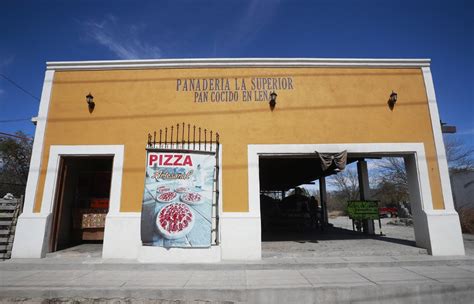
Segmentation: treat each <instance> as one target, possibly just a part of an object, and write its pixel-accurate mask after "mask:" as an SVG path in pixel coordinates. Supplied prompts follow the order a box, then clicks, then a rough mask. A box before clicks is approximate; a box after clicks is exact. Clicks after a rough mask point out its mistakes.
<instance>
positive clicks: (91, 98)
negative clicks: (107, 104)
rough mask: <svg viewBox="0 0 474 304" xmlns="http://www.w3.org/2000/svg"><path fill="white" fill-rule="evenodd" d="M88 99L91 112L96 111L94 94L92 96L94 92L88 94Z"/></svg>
mask: <svg viewBox="0 0 474 304" xmlns="http://www.w3.org/2000/svg"><path fill="white" fill-rule="evenodd" d="M86 101H87V105H88V106H89V112H90V113H92V111H94V108H95V102H94V96H92V94H91V93H89V94H88V95H87V96H86Z"/></svg>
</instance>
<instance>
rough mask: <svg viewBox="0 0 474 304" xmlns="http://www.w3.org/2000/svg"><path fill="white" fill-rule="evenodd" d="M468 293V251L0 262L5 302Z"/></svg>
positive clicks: (396, 298)
mask: <svg viewBox="0 0 474 304" xmlns="http://www.w3.org/2000/svg"><path fill="white" fill-rule="evenodd" d="M387 259H388V260H387ZM473 298H474V259H473V258H472V257H469V256H466V257H444V258H435V257H431V256H412V257H409V256H404V257H353V258H350V257H346V258H338V260H335V259H334V258H322V257H319V258H313V259H310V258H308V259H307V260H303V261H297V260H294V261H293V262H290V261H288V260H281V259H278V260H262V261H256V262H251V263H237V262H227V263H218V264H190V265H183V264H180V265H166V264H165V265H158V264H140V263H137V262H130V261H113V260H102V259H98V258H93V257H87V258H83V257H76V258H71V257H70V258H47V259H43V260H11V261H6V262H3V263H0V300H1V301H2V302H13V301H15V302H21V301H24V302H29V303H35V302H38V303H44V301H45V299H48V301H49V302H50V303H58V302H61V303H62V302H70V303H73V302H75V301H79V302H84V303H109V302H110V303H128V302H141V303H171V302H172V303H188V302H189V303H194V302H225V303H233V302H245V303H357V302H361V303H381V302H383V303H413V302H416V303H472V299H473ZM48 301H47V302H46V303H48Z"/></svg>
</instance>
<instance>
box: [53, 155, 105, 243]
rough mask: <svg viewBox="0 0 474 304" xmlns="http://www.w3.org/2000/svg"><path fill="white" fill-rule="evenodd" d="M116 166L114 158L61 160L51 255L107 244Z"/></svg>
mask: <svg viewBox="0 0 474 304" xmlns="http://www.w3.org/2000/svg"><path fill="white" fill-rule="evenodd" d="M112 164H113V157H112V156H104V157H83V156H80V157H79V156H77V157H75V156H71V157H61V160H60V166H59V172H58V180H57V187H56V189H57V190H56V195H55V203H54V210H53V221H52V229H51V238H50V252H54V251H58V250H62V249H66V248H69V247H73V246H77V245H80V244H84V243H102V242H103V239H104V228H105V216H106V215H107V212H108V210H109V198H110V185H111V179H112Z"/></svg>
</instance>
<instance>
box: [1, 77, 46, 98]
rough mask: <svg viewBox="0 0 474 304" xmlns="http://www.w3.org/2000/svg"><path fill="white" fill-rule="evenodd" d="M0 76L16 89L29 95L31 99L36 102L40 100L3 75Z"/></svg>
mask: <svg viewBox="0 0 474 304" xmlns="http://www.w3.org/2000/svg"><path fill="white" fill-rule="evenodd" d="M0 76H2V77H3V78H5V79H6V80H7V81H8V82H10V83H11V84H12V85H14V86H15V87H17V88H18V89H20V90H22V91H23V92H25V93H26V94H28V95H30V96H31V97H33V98H34V99H36V100H37V101H40V99H39V98H38V97H36V96H35V95H33V94H31V93H30V92H28V91H27V90H26V89H24V88H23V87H22V86H20V85H19V84H18V83H16V82H15V81H13V80H12V79H10V78H8V77H7V76H6V75H5V74H2V73H0Z"/></svg>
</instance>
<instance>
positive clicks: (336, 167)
mask: <svg viewBox="0 0 474 304" xmlns="http://www.w3.org/2000/svg"><path fill="white" fill-rule="evenodd" d="M315 152H316V153H317V154H318V157H319V160H320V161H321V169H322V170H323V172H324V171H329V170H333V171H342V170H344V169H345V168H346V164H347V150H344V151H342V152H340V153H319V152H318V151H315Z"/></svg>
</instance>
